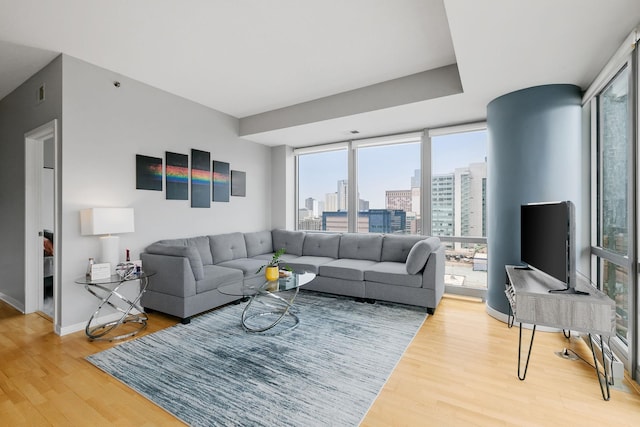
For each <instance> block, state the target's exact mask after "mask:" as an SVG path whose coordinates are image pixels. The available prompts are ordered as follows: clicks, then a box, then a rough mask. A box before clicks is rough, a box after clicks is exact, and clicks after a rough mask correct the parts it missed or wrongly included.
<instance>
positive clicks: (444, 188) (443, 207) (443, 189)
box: [431, 173, 455, 236]
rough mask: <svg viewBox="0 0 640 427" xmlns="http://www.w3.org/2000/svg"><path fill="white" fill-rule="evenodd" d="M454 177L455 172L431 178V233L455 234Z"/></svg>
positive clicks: (438, 234)
mask: <svg viewBox="0 0 640 427" xmlns="http://www.w3.org/2000/svg"><path fill="white" fill-rule="evenodd" d="M454 177H455V175H454V174H453V173H448V174H441V175H434V176H433V177H432V178H431V234H432V235H434V236H454V214H455V207H454Z"/></svg>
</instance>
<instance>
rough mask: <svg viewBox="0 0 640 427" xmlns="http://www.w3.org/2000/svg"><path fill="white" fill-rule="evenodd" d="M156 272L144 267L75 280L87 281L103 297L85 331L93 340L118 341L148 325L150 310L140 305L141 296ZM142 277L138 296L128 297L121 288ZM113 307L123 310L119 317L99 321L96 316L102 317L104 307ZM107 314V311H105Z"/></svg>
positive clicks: (80, 283) (89, 286) (117, 310)
mask: <svg viewBox="0 0 640 427" xmlns="http://www.w3.org/2000/svg"><path fill="white" fill-rule="evenodd" d="M154 274H156V273H155V272H152V271H143V272H141V273H138V274H135V275H131V276H126V277H121V276H120V275H118V274H112V275H111V276H110V277H109V278H107V279H96V280H91V279H90V278H88V277H81V278H79V279H76V280H75V282H76V283H77V284H79V285H84V287H85V289H86V290H87V291H88V292H89V293H90V294H92V295H93V296H95V297H96V298H98V299H99V300H100V304H99V305H98V308H97V309H96V311H94V313H93V314H92V315H91V317H90V318H89V321H88V322H87V326H86V328H85V333H86V335H87V337H89V339H90V340H92V341H114V340H120V339H124V338H129V337H132V336H134V335H136V334H137V333H138V332H140V331H141V330H143V329H144V328H146V327H147V320H148V317H147V314H146V313H145V312H144V308H143V307H142V306H141V305H140V299H141V298H142V295H143V294H144V293H145V291H146V290H147V286H148V285H149V278H150V277H151V276H153V275H154ZM138 280H139V281H140V285H139V288H138V293H137V296H136V297H134V298H133V299H130V298H127V297H126V296H125V295H124V294H123V293H122V292H121V288H122V287H123V286H125V285H127V284H129V285H134V284H136V283H137V281H138ZM107 306H108V307H111V308H113V309H115V310H116V312H117V313H119V314H120V317H119V318H118V319H117V320H113V321H109V322H106V323H97V322H96V319H98V318H99V317H100V313H101V311H102V309H103V308H105V307H107ZM103 314H104V313H103ZM127 324H129V326H131V327H129V328H127V330H126V331H124V333H122V334H120V335H116V332H115V330H116V329H118V328H119V327H123V326H124V325H127Z"/></svg>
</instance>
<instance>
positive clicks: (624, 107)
mask: <svg viewBox="0 0 640 427" xmlns="http://www.w3.org/2000/svg"><path fill="white" fill-rule="evenodd" d="M629 76H630V72H629V67H627V66H625V67H624V69H622V70H621V71H620V73H618V74H617V75H616V76H615V77H614V78H613V80H612V81H611V82H610V83H609V85H608V86H607V87H606V88H605V89H604V91H603V92H602V93H601V94H600V95H599V96H598V98H597V109H598V190H597V192H598V200H599V203H598V211H597V220H598V221H597V222H598V224H597V235H596V247H598V248H600V249H601V250H602V251H603V252H604V253H605V254H611V255H622V256H623V257H626V258H624V259H622V260H618V259H617V257H611V259H608V260H607V259H606V258H605V257H597V258H598V260H597V268H598V282H599V284H600V285H601V288H602V290H603V291H604V292H605V293H606V294H607V295H609V297H611V299H613V300H614V301H615V302H616V332H617V336H618V338H619V339H620V340H621V341H622V342H623V343H624V345H625V346H626V345H628V343H629V337H628V333H629V285H630V284H629V274H628V267H629V266H628V262H629V260H628V255H629V228H630V227H629V219H630V218H629V215H628V211H629V206H630V204H629V181H630V174H629V162H628V159H629V152H630V147H631V141H630V137H631V123H630V122H629V111H630V97H629Z"/></svg>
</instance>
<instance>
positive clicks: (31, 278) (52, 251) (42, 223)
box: [25, 120, 60, 325]
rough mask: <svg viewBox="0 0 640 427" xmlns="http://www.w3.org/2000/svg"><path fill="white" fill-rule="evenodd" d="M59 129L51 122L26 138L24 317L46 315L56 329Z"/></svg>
mask: <svg viewBox="0 0 640 427" xmlns="http://www.w3.org/2000/svg"><path fill="white" fill-rule="evenodd" d="M57 128H58V126H57V120H52V121H51V122H48V123H46V124H44V125H42V126H40V127H38V128H36V129H34V130H32V131H30V132H27V133H26V134H25V313H33V312H44V313H45V314H46V315H47V316H48V317H50V318H52V320H53V321H54V324H55V325H57V324H59V320H58V319H59V307H60V303H59V301H60V297H59V294H60V292H59V277H60V268H59V266H60V259H59V256H58V254H59V253H60V239H59V237H58V236H59V234H58V231H59V230H60V227H59V215H58V212H59V194H60V192H59V185H58V181H59V179H58V177H59V175H60V174H59V169H58V164H59V162H58V146H59V144H58V130H57ZM47 296H48V297H49V298H47V299H45V297H47ZM45 301H46V303H45Z"/></svg>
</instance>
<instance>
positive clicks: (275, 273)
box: [256, 248, 285, 282]
mask: <svg viewBox="0 0 640 427" xmlns="http://www.w3.org/2000/svg"><path fill="white" fill-rule="evenodd" d="M284 252H285V250H284V248H282V249H278V250H277V251H275V252H274V253H273V256H272V257H271V261H269V263H267V264H265V265H263V266H261V267H260V268H259V269H258V271H256V274H258V273H260V272H261V271H262V269H263V268H264V269H265V270H264V277H265V279H267V281H268V282H273V281H274V280H278V278H279V277H280V272H279V270H280V268H279V266H278V263H279V262H280V257H281V256H282V255H284Z"/></svg>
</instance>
